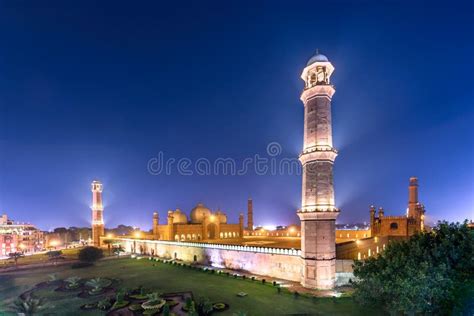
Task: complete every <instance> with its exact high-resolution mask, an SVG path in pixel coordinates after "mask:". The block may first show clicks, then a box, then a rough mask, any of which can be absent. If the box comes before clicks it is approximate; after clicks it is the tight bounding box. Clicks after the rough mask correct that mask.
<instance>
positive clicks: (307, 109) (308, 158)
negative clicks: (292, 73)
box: [298, 53, 339, 289]
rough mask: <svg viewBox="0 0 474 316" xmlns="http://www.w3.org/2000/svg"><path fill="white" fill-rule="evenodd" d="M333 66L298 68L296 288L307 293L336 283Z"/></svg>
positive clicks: (318, 63)
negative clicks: (300, 132)
mask: <svg viewBox="0 0 474 316" xmlns="http://www.w3.org/2000/svg"><path fill="white" fill-rule="evenodd" d="M333 71H334V67H333V66H332V64H331V63H330V62H329V61H328V59H327V57H326V56H324V55H322V54H319V53H317V54H316V55H315V56H313V57H312V58H311V59H310V60H309V61H308V64H307V66H306V67H305V68H304V70H303V73H302V75H301V78H302V79H303V80H305V89H304V90H303V93H302V94H301V101H302V102H303V104H304V147H303V152H302V153H301V155H300V162H301V164H302V166H303V185H302V198H301V209H300V210H299V211H298V216H299V218H300V220H301V256H302V259H303V264H304V267H303V276H302V280H301V284H302V285H303V286H305V287H308V288H318V289H332V288H334V286H335V281H336V226H335V225H336V218H337V216H338V215H339V210H338V209H337V208H336V206H335V201H334V186H333V164H334V160H335V159H336V156H337V151H336V150H335V149H334V148H333V144H332V124H331V100H332V96H333V94H334V92H335V90H334V87H333V86H332V85H331V84H330V77H331V74H332V72H333Z"/></svg>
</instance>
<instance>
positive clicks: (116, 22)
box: [0, 1, 474, 229]
mask: <svg viewBox="0 0 474 316" xmlns="http://www.w3.org/2000/svg"><path fill="white" fill-rule="evenodd" d="M283 3H286V4H283ZM292 3H293V5H291V6H290V2H288V1H285V2H282V3H280V4H278V3H277V2H273V1H272V2H270V1H269V2H255V1H251V2H248V3H244V2H243V1H235V2H228V1H218V2H206V1H204V2H203V1H195V2H194V3H184V2H179V6H169V5H170V4H171V2H170V3H168V5H165V4H162V3H160V1H150V2H129V1H127V2H119V1H110V2H104V1H100V3H99V2H96V1H75V2H70V1H57V2H53V1H48V2H47V3H46V2H43V1H31V2H28V1H2V3H1V4H0V39H1V41H0V212H5V213H8V214H9V216H10V217H12V218H14V219H16V220H19V221H29V222H32V223H35V224H37V225H38V226H39V227H40V228H42V229H51V228H54V227H57V226H72V225H74V226H88V225H89V223H90V217H91V211H90V208H89V207H90V201H91V192H90V183H91V181H92V180H94V179H99V180H101V181H102V182H103V184H104V200H105V211H104V217H105V221H106V226H108V227H110V226H115V225H117V224H120V223H123V224H129V225H137V226H141V227H142V228H149V227H150V226H151V218H152V212H153V211H154V210H158V211H159V214H160V217H161V219H160V221H161V223H164V222H165V214H166V211H167V210H168V209H172V208H173V209H174V208H181V209H182V210H183V211H185V212H186V213H189V211H190V209H191V208H192V207H193V206H194V205H195V204H196V203H198V202H200V201H201V202H204V203H205V204H206V205H207V206H209V207H210V208H212V209H216V208H218V207H220V208H221V209H222V210H224V211H226V212H227V213H228V214H229V217H230V222H237V217H238V213H239V212H242V211H243V212H246V202H247V198H248V197H252V198H253V200H254V213H255V223H256V224H264V225H276V224H288V223H291V222H296V221H297V217H296V215H295V210H296V209H297V208H298V207H299V205H300V200H301V177H300V176H298V175H272V174H267V175H263V176H262V175H256V174H255V172H248V173H247V174H245V175H241V176H237V175H236V176H225V175H213V176H199V175H193V176H184V175H179V174H177V171H176V169H174V170H172V173H171V175H163V174H161V175H151V174H150V173H149V172H148V170H147V164H148V161H149V160H150V159H151V158H153V157H157V156H158V154H159V153H160V152H163V154H164V157H165V159H167V158H175V159H180V158H188V159H191V161H196V160H197V159H198V158H206V159H209V160H211V161H214V160H215V159H217V158H219V157H222V158H234V159H235V160H236V161H237V163H238V164H239V163H242V161H243V160H244V159H245V158H246V157H254V155H255V154H259V155H261V156H263V157H265V156H266V157H268V155H267V154H266V147H267V145H268V144H269V143H271V142H278V143H279V144H280V145H281V148H282V153H281V155H279V156H278V157H277V158H285V157H286V158H294V157H297V156H298V154H299V152H300V151H301V149H302V143H303V105H302V103H301V101H300V100H299V96H300V93H301V90H302V87H303V81H302V80H301V79H300V74H301V71H302V69H303V68H304V66H305V64H306V61H307V60H308V59H309V58H310V57H311V55H312V54H314V52H315V50H316V48H319V50H320V51H321V52H322V53H324V54H325V55H327V56H328V58H329V59H330V61H331V62H332V63H333V65H334V66H335V68H336V70H335V72H334V74H333V76H332V82H333V84H334V85H335V86H336V94H335V95H334V98H333V133H334V146H335V147H336V148H337V149H338V150H339V156H338V158H337V159H336V163H335V191H336V204H337V206H338V207H339V208H340V209H341V211H342V212H341V215H340V217H339V220H338V221H339V222H340V223H344V222H345V223H348V222H355V221H367V220H368V217H369V213H368V212H369V211H368V209H369V205H370V204H375V205H376V206H383V207H384V208H385V210H386V214H387V215H396V214H404V213H405V210H406V205H407V199H408V192H407V186H408V178H409V177H410V176H418V177H419V182H420V199H421V201H422V202H423V203H424V204H425V206H426V209H427V216H428V221H430V222H432V221H434V220H438V219H446V220H450V221H460V220H463V219H465V218H471V219H472V218H474V215H473V214H474V206H473V205H474V197H473V196H474V184H473V183H474V163H473V161H474V150H473V148H474V139H473V131H472V124H473V122H474V106H473V105H474V89H473V88H474V79H473V73H474V62H473V56H474V41H473V40H472V39H473V38H474V25H473V23H474V22H473V21H474V8H473V4H472V2H471V1H466V2H457V1H444V2H443V4H442V5H441V4H435V3H433V2H430V3H429V5H428V4H426V5H425V4H422V3H415V2H414V1H407V2H402V1H393V2H388V1H374V2H370V1H347V2H341V1H310V2H306V3H304V2H292Z"/></svg>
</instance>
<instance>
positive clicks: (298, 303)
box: [0, 258, 374, 315]
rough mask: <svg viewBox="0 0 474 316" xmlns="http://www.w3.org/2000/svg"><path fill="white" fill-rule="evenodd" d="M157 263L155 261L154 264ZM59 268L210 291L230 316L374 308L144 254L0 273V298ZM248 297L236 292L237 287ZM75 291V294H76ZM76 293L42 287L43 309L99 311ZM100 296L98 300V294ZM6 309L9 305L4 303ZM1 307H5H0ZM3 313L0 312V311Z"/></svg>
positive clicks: (166, 288) (130, 282) (6, 299)
mask: <svg viewBox="0 0 474 316" xmlns="http://www.w3.org/2000/svg"><path fill="white" fill-rule="evenodd" d="M153 264H154V265H155V266H153ZM51 273H57V276H58V278H61V279H64V278H67V277H70V276H79V277H81V278H92V277H97V276H100V277H108V278H117V279H120V280H121V284H120V285H119V286H120V287H127V288H134V287H138V286H144V287H146V288H153V289H155V290H156V291H157V292H162V293H168V292H180V291H192V292H193V294H194V297H195V298H196V297H199V296H206V297H209V298H210V300H211V301H212V302H218V301H223V302H226V303H228V304H229V305H230V309H229V310H227V311H225V312H221V313H216V314H215V315H232V314H233V313H235V312H238V311H245V312H247V315H282V314H300V315H301V314H306V315H373V314H374V312H373V311H367V310H362V309H360V308H359V307H358V306H357V305H355V304H354V303H353V302H352V299H351V298H338V299H332V298H317V299H313V298H307V297H298V298H296V299H295V298H294V297H293V295H291V294H288V293H286V292H283V293H281V294H278V293H277V290H276V288H275V287H273V286H270V285H262V284H261V283H260V282H258V281H254V282H252V281H249V280H241V279H234V278H232V277H227V276H225V275H217V274H211V273H209V272H207V273H206V272H202V271H198V270H193V269H189V268H185V267H180V266H174V265H169V264H164V263H159V262H152V261H148V260H145V259H142V260H134V259H128V258H127V259H116V260H105V261H101V262H98V263H97V264H96V266H95V267H90V268H82V269H71V267H70V266H59V267H48V268H41V269H31V270H27V271H19V272H16V273H8V274H6V273H5V274H0V302H3V304H4V305H5V306H7V307H8V306H9V305H10V304H11V303H12V301H13V300H14V299H16V298H17V297H18V295H20V294H21V293H22V292H24V291H27V290H29V289H31V288H32V287H33V286H34V285H35V284H37V283H40V282H43V281H47V280H48V274H51ZM241 291H242V292H246V293H248V296H246V297H237V296H236V294H237V293H238V292H241ZM76 294H77V293H76ZM76 294H69V293H68V294H66V295H65V294H64V293H60V292H54V291H53V288H51V289H42V290H41V291H39V293H38V295H39V296H43V297H46V298H47V300H48V302H49V303H48V304H47V308H46V309H45V310H43V313H45V314H46V313H55V314H57V315H77V314H79V313H80V314H81V315H82V314H84V315H93V314H94V315H100V314H101V313H100V312H98V311H95V312H85V311H80V310H79V309H78V308H79V306H81V305H82V304H84V303H86V302H90V301H91V299H82V298H79V297H77V296H76ZM95 300H97V299H95ZM4 308H5V307H4ZM0 310H1V307H0ZM0 314H1V313H0Z"/></svg>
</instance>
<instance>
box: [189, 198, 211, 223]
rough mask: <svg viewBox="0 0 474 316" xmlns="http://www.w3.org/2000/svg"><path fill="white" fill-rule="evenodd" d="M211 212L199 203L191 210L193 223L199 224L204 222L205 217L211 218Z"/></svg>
mask: <svg viewBox="0 0 474 316" xmlns="http://www.w3.org/2000/svg"><path fill="white" fill-rule="evenodd" d="M210 216H211V210H210V209H208V208H207V207H205V206H204V204H202V203H198V205H196V206H195V207H194V208H193V209H192V210H191V223H194V224H198V223H202V222H203V221H204V217H210Z"/></svg>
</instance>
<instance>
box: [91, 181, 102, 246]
mask: <svg viewBox="0 0 474 316" xmlns="http://www.w3.org/2000/svg"><path fill="white" fill-rule="evenodd" d="M91 190H92V243H93V245H94V246H95V247H100V246H101V242H100V237H103V236H105V228H104V218H103V212H104V206H103V204H102V183H100V182H99V181H92V184H91Z"/></svg>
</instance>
